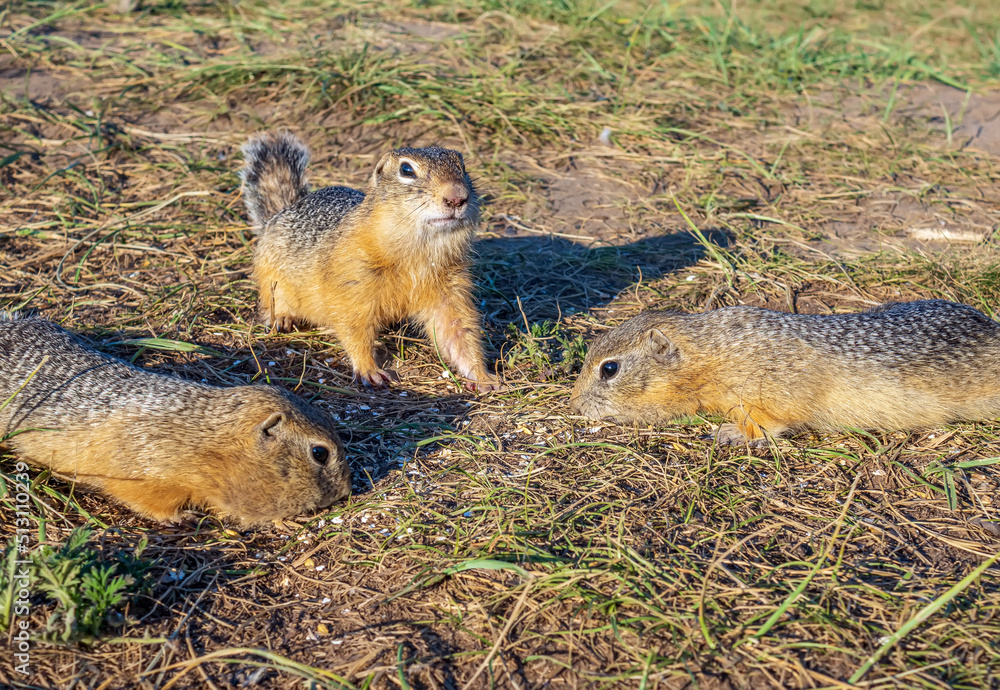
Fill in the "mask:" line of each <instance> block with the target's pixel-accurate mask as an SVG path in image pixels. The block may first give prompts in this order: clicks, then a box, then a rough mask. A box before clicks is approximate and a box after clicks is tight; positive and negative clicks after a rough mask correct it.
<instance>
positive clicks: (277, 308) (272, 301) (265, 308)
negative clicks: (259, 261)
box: [260, 281, 296, 332]
mask: <svg viewBox="0 0 1000 690" xmlns="http://www.w3.org/2000/svg"><path fill="white" fill-rule="evenodd" d="M284 293H285V290H283V289H281V288H279V287H278V282H277V281H271V282H265V283H260V318H261V321H263V322H264V325H265V326H269V327H270V326H274V328H275V329H277V330H278V331H279V332H288V331H290V330H292V329H293V328H295V323H296V318H295V314H294V313H293V311H292V307H291V305H290V304H289V303H288V300H287V299H285V295H284Z"/></svg>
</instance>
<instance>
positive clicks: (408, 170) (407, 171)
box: [399, 161, 417, 180]
mask: <svg viewBox="0 0 1000 690" xmlns="http://www.w3.org/2000/svg"><path fill="white" fill-rule="evenodd" d="M399 174H400V176H401V177H408V178H410V179H411V180H415V179H417V171H416V170H414V169H413V166H412V165H410V164H409V163H407V162H406V161H403V162H402V163H400V165H399Z"/></svg>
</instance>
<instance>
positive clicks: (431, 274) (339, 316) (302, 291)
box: [240, 133, 499, 390]
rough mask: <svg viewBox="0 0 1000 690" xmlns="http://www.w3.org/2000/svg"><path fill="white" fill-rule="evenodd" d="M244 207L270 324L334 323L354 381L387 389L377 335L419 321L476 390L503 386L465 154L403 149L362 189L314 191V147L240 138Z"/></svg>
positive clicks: (269, 137) (289, 140)
mask: <svg viewBox="0 0 1000 690" xmlns="http://www.w3.org/2000/svg"><path fill="white" fill-rule="evenodd" d="M243 157H244V160H245V166H244V167H243V169H242V170H241V171H240V177H241V178H242V179H243V193H244V196H245V201H246V206H247V210H248V212H249V215H250V219H251V221H252V222H253V225H254V228H255V231H256V232H257V233H258V234H259V236H260V239H259V241H258V243H257V249H256V251H255V252H254V266H253V273H254V280H255V281H256V283H257V288H258V290H259V292H260V312H261V316H262V318H263V319H264V321H265V323H267V324H268V325H272V324H273V325H275V326H276V327H277V328H278V329H279V330H288V329H290V328H291V327H292V326H293V325H294V324H295V323H297V322H305V323H311V324H314V325H316V326H319V327H322V328H330V329H332V330H333V332H334V334H335V335H336V336H337V339H338V340H339V341H340V343H341V345H342V346H343V348H344V351H345V352H346V353H347V356H348V357H349V358H350V360H351V364H352V366H353V367H354V376H355V378H356V379H358V380H360V381H362V382H363V383H366V384H368V385H372V386H384V385H386V384H388V383H389V381H390V380H391V379H394V378H395V374H394V373H393V372H391V371H385V370H382V369H379V367H378V365H377V364H376V362H375V352H374V347H375V338H376V336H377V335H378V333H379V331H380V330H382V329H383V328H385V327H386V326H388V325H389V324H392V323H394V322H397V321H401V320H403V319H407V318H415V319H416V320H417V321H418V322H419V323H420V324H421V325H422V326H423V328H424V330H425V331H426V333H427V337H428V338H430V339H431V341H432V342H433V343H434V344H436V346H437V347H438V348H439V349H440V351H441V354H442V355H443V357H444V359H445V361H447V362H449V363H450V364H451V365H452V366H454V368H455V369H456V371H457V372H458V373H459V374H460V375H462V376H464V377H466V378H467V379H470V380H471V381H472V382H474V384H472V385H467V387H470V388H471V387H473V386H474V387H477V388H478V389H479V390H496V389H497V388H499V382H498V381H497V379H496V378H495V377H493V376H492V375H490V374H489V372H488V371H487V369H486V366H485V364H484V360H483V353H482V345H481V343H480V333H479V329H480V321H481V316H480V314H479V312H478V310H477V309H476V307H475V304H474V302H473V285H472V279H471V276H470V274H469V267H468V255H469V250H470V246H471V243H472V239H473V233H474V231H475V228H476V225H477V224H478V223H479V197H478V196H477V195H476V190H475V189H474V187H473V185H472V181H471V180H470V179H469V176H468V175H467V174H466V172H465V165H464V162H463V161H462V155H461V154H460V153H458V152H457V151H451V150H449V149H442V148H436V147H435V148H425V149H408V148H402V149H395V150H394V151H391V152H389V153H387V154H385V155H384V156H382V158H381V159H380V160H379V161H378V163H377V164H376V165H375V170H374V172H373V173H372V176H371V178H370V180H369V182H368V187H367V189H366V190H365V191H364V192H360V191H358V190H356V189H351V188H349V187H326V188H323V189H318V190H316V191H314V192H311V193H310V192H309V187H308V185H307V183H306V177H305V169H306V164H307V163H308V161H309V151H308V149H306V147H305V145H304V144H302V142H301V141H299V140H298V139H297V138H296V137H295V136H293V135H291V134H289V133H281V134H264V135H262V136H258V137H255V138H253V139H251V140H250V141H248V142H247V143H246V144H244V146H243Z"/></svg>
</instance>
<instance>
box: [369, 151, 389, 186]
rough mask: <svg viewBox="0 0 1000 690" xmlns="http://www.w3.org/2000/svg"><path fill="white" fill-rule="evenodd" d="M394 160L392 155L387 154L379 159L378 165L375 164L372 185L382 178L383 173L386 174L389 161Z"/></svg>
mask: <svg viewBox="0 0 1000 690" xmlns="http://www.w3.org/2000/svg"><path fill="white" fill-rule="evenodd" d="M391 158H392V153H391V152H390V153H387V154H385V155H384V156H382V157H381V158H379V159H378V163H376V164H375V172H373V173H372V184H375V183H377V182H378V178H380V177H382V173H383V172H385V166H386V165H388V164H389V160H390V159H391Z"/></svg>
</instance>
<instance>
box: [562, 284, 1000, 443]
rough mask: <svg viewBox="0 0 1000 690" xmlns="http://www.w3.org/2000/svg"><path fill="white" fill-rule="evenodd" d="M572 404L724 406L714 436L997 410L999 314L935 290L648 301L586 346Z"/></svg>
mask: <svg viewBox="0 0 1000 690" xmlns="http://www.w3.org/2000/svg"><path fill="white" fill-rule="evenodd" d="M570 404H571V406H572V407H573V408H574V409H575V410H576V411H578V412H580V413H581V414H584V415H586V416H587V417H590V418H594V419H604V418H613V419H616V420H619V421H638V422H658V421H666V420H668V419H670V418H673V417H678V416H681V415H692V414H695V413H697V412H708V413H717V414H724V415H726V416H727V417H728V418H729V420H730V421H731V422H732V424H724V425H723V426H722V427H721V428H720V429H719V432H718V434H717V439H718V441H719V442H720V443H744V442H747V441H749V442H752V443H754V444H760V443H761V442H763V441H764V432H765V431H766V432H767V433H769V434H771V435H772V436H778V435H780V434H781V433H782V432H785V431H791V430H795V429H801V428H809V427H811V428H817V429H836V428H846V427H852V428H862V429H884V430H893V429H913V428H918V427H928V426H938V425H940V424H944V423H946V422H953V421H960V420H967V421H974V420H984V419H992V418H995V417H998V416H1000V324H997V323H996V322H994V321H992V320H991V319H989V318H988V317H987V316H986V315H984V314H982V313H980V312H979V311H976V310H975V309H973V308H972V307H968V306H965V305H962V304H955V303H954V302H946V301H943V300H927V301H920V302H907V303H889V304H883V305H881V306H878V307H876V308H874V309H871V310H869V311H866V312H862V313H860V314H842V315H835V316H807V315H800V314H787V313H783V312H775V311H768V310H766V309H757V308H755V307H726V308H723V309H716V310H714V311H709V312H705V313H703V314H681V313H677V312H665V311H650V312H646V313H643V314H640V315H639V316H636V317H635V318H633V319H631V320H629V321H626V322H625V323H623V324H622V325H621V326H618V327H617V328H615V329H614V330H611V331H609V332H607V333H604V334H603V335H601V336H600V337H599V338H598V339H597V340H596V341H595V342H594V344H593V346H592V347H591V348H590V352H589V353H588V354H587V357H586V360H585V362H584V364H583V371H582V373H581V374H580V378H579V379H578V380H577V382H576V386H575V387H574V389H573V394H572V398H571V400H570Z"/></svg>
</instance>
